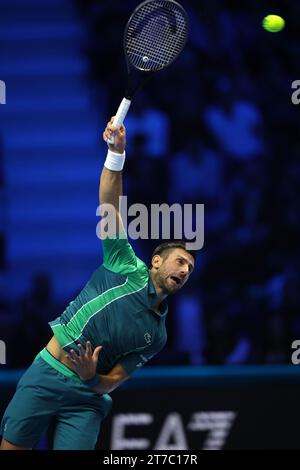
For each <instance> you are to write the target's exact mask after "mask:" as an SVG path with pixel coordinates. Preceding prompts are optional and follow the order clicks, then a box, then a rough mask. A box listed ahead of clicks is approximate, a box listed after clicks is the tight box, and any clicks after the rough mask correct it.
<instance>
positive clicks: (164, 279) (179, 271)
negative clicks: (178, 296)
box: [156, 248, 194, 295]
mask: <svg viewBox="0 0 300 470" xmlns="http://www.w3.org/2000/svg"><path fill="white" fill-rule="evenodd" d="M159 258H160V260H159V263H160V265H159V267H158V270H157V277H156V280H157V284H158V285H159V287H160V288H161V289H163V290H164V291H165V293H166V294H168V295H169V294H175V293H176V292H177V291H179V289H181V288H182V287H183V286H184V284H185V283H186V282H187V280H188V278H189V277H190V275H191V273H192V271H193V269H194V258H193V256H192V255H190V254H189V253H188V252H187V251H185V250H184V249H183V248H175V249H174V250H172V251H170V252H169V254H168V255H167V257H166V258H162V257H159Z"/></svg>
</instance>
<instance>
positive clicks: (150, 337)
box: [144, 333, 152, 344]
mask: <svg viewBox="0 0 300 470" xmlns="http://www.w3.org/2000/svg"><path fill="white" fill-rule="evenodd" d="M144 338H145V341H146V343H147V344H150V343H151V340H152V336H151V335H150V333H145V334H144Z"/></svg>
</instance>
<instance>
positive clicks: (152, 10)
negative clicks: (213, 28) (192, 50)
mask: <svg viewBox="0 0 300 470" xmlns="http://www.w3.org/2000/svg"><path fill="white" fill-rule="evenodd" d="M187 34H188V25H187V18H186V15H185V12H184V10H183V9H181V7H180V5H177V4H176V3H173V2H171V1H164V0H158V1H154V2H148V3H146V4H144V5H143V6H142V8H140V9H139V10H137V11H136V13H135V14H134V15H133V17H132V18H131V21H130V23H129V25H128V29H127V34H126V37H125V49H126V53H127V56H128V58H129V60H130V62H131V64H132V65H133V66H134V67H136V68H138V69H139V70H143V71H155V70H160V69H162V68H164V67H166V66H167V65H169V64H170V63H171V62H172V61H173V60H174V59H175V58H176V57H177V55H178V54H179V53H180V52H181V50H182V49H183V47H184V45H185V42H186V39H187Z"/></svg>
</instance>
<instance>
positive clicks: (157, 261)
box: [152, 255, 162, 269]
mask: <svg viewBox="0 0 300 470" xmlns="http://www.w3.org/2000/svg"><path fill="white" fill-rule="evenodd" d="M161 264H162V257H161V256H159V255H154V256H153V258H152V267H153V268H156V269H158V268H159V267H160V266H161Z"/></svg>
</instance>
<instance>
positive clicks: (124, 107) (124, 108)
mask: <svg viewBox="0 0 300 470" xmlns="http://www.w3.org/2000/svg"><path fill="white" fill-rule="evenodd" d="M130 105H131V100H128V99H127V98H123V99H122V101H121V104H120V106H119V109H118V111H117V114H116V115H115V119H114V122H113V125H114V126H116V127H117V128H118V129H119V128H120V127H121V126H122V124H123V122H124V119H125V117H126V114H127V113H128V110H129V108H130ZM107 143H108V144H111V145H113V144H114V143H115V137H114V135H112V136H111V138H110V139H109V140H108V141H107Z"/></svg>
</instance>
